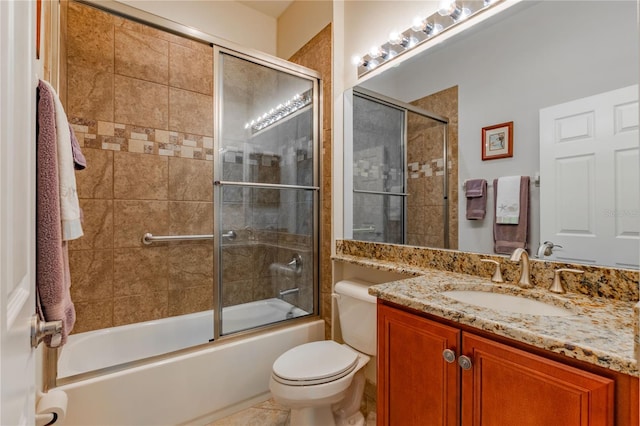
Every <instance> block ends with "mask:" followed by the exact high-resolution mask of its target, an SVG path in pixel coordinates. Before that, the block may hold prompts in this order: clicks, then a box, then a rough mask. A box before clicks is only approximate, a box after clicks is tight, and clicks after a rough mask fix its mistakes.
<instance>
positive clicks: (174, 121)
mask: <svg viewBox="0 0 640 426" xmlns="http://www.w3.org/2000/svg"><path fill="white" fill-rule="evenodd" d="M169 107H170V109H171V114H170V116H169V130H174V131H178V132H186V133H192V134H196V135H202V136H213V97H212V96H208V95H203V94H201V93H195V92H189V91H187V90H181V89H175V88H173V87H171V88H170V89H169Z"/></svg>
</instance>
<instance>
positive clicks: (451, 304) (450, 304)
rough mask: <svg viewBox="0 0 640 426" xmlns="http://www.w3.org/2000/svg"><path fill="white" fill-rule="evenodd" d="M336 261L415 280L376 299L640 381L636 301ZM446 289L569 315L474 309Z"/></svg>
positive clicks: (377, 290)
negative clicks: (520, 300)
mask: <svg viewBox="0 0 640 426" xmlns="http://www.w3.org/2000/svg"><path fill="white" fill-rule="evenodd" d="M334 259H335V260H339V261H343V262H347V263H353V264H358V265H361V266H368V267H373V268H376V269H380V270H387V271H394V272H400V273H405V274H409V275H414V277H413V278H407V279H403V280H399V281H393V282H389V283H385V284H377V285H373V286H371V287H370V288H369V293H370V294H372V295H374V296H376V297H377V298H379V299H382V300H385V301H389V302H393V303H396V304H398V305H401V306H405V307H408V308H411V309H414V310H417V311H422V312H426V313H428V314H432V315H435V316H437V317H440V318H444V319H447V320H451V321H454V322H457V323H460V324H465V325H467V326H471V327H473V328H477V329H480V330H485V331H488V332H491V333H493V334H496V335H499V336H503V337H507V338H510V339H513V340H516V341H518V342H523V343H527V344H530V345H532V346H535V347H538V348H542V349H546V350H548V351H551V352H554V353H558V354H563V355H565V356H567V357H570V358H574V359H579V360H582V361H586V362H588V363H591V364H595V365H598V366H601V367H605V368H608V369H611V370H614V371H618V372H621V373H625V374H629V375H632V376H640V373H639V371H638V363H637V361H636V359H635V355H634V341H637V340H638V336H637V335H636V334H637V333H638V324H634V322H636V323H637V321H638V317H637V313H634V305H635V304H636V303H635V302H626V301H619V300H612V299H604V298H597V297H588V296H584V295H581V294H576V293H565V294H554V293H551V292H549V291H548V290H546V289H539V288H533V289H522V288H520V287H518V286H517V285H514V284H511V283H501V284H497V283H493V282H491V281H490V280H489V279H488V278H483V277H478V276H474V275H467V274H461V273H455V272H447V271H441V270H430V269H421V268H419V267H417V266H406V265H398V264H393V263H391V262H384V261H377V260H371V259H364V258H359V257H355V256H345V255H342V256H338V257H335V258H334ZM450 290H482V291H490V292H497V293H504V294H514V295H523V294H526V296H527V298H531V299H535V300H540V301H543V302H546V303H547V304H550V305H554V306H557V307H561V308H565V309H568V310H569V311H571V312H572V315H569V316H539V315H526V314H518V313H510V312H506V311H503V310H496V309H489V308H483V307H478V306H474V305H471V304H467V303H463V302H458V301H456V300H454V299H451V298H449V297H446V296H444V295H442V294H441V292H443V291H450ZM636 309H637V308H636ZM634 319H635V321H634ZM634 326H635V330H634ZM636 344H637V343H636Z"/></svg>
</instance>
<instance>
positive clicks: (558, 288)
mask: <svg viewBox="0 0 640 426" xmlns="http://www.w3.org/2000/svg"><path fill="white" fill-rule="evenodd" d="M561 272H572V273H574V274H584V271H582V270H580V269H571V268H560V269H556V270H555V273H554V275H553V284H552V285H551V287H549V291H551V292H553V293H566V290H565V289H564V287H563V286H562V281H561V280H560V273H561Z"/></svg>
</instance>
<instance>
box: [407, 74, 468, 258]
mask: <svg viewBox="0 0 640 426" xmlns="http://www.w3.org/2000/svg"><path fill="white" fill-rule="evenodd" d="M411 103H412V104H413V105H415V106H417V107H420V108H422V109H424V110H427V111H430V112H432V113H434V114H438V115H440V116H443V117H447V118H448V119H449V126H448V133H447V142H448V153H447V154H448V157H449V164H448V165H445V164H444V162H443V159H442V136H443V129H442V127H443V126H442V125H440V124H436V122H435V121H433V120H430V119H427V118H424V117H418V116H417V115H416V114H413V113H410V114H409V118H408V126H407V139H408V148H407V167H408V170H407V173H408V175H407V186H408V188H407V192H408V193H409V194H411V195H412V196H410V197H408V198H407V223H408V229H407V240H408V241H407V243H408V244H410V245H416V246H427V247H436V248H444V236H443V232H442V224H443V220H444V217H443V214H444V213H443V191H442V188H443V179H444V172H445V167H447V168H448V178H449V181H448V184H449V185H448V186H449V193H448V200H449V215H448V216H449V248H451V249H457V248H458V203H457V200H458V171H457V170H458V87H457V86H455V87H451V88H449V89H445V90H442V91H440V92H437V93H434V94H432V95H429V96H425V97H424V98H421V99H418V100H416V101H413V102H411Z"/></svg>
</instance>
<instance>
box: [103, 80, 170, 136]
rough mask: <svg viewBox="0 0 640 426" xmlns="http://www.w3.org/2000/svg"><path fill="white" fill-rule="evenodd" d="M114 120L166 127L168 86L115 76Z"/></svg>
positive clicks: (159, 127) (160, 127) (157, 127)
mask: <svg viewBox="0 0 640 426" xmlns="http://www.w3.org/2000/svg"><path fill="white" fill-rule="evenodd" d="M114 87H115V114H114V116H115V120H112V121H116V122H118V123H125V124H134V125H138V126H145V127H152V128H156V129H167V125H168V118H169V94H168V87H167V86H163V85H161V84H157V83H151V82H148V81H142V80H137V79H134V78H131V77H124V76H121V75H116V76H115V83H114Z"/></svg>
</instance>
